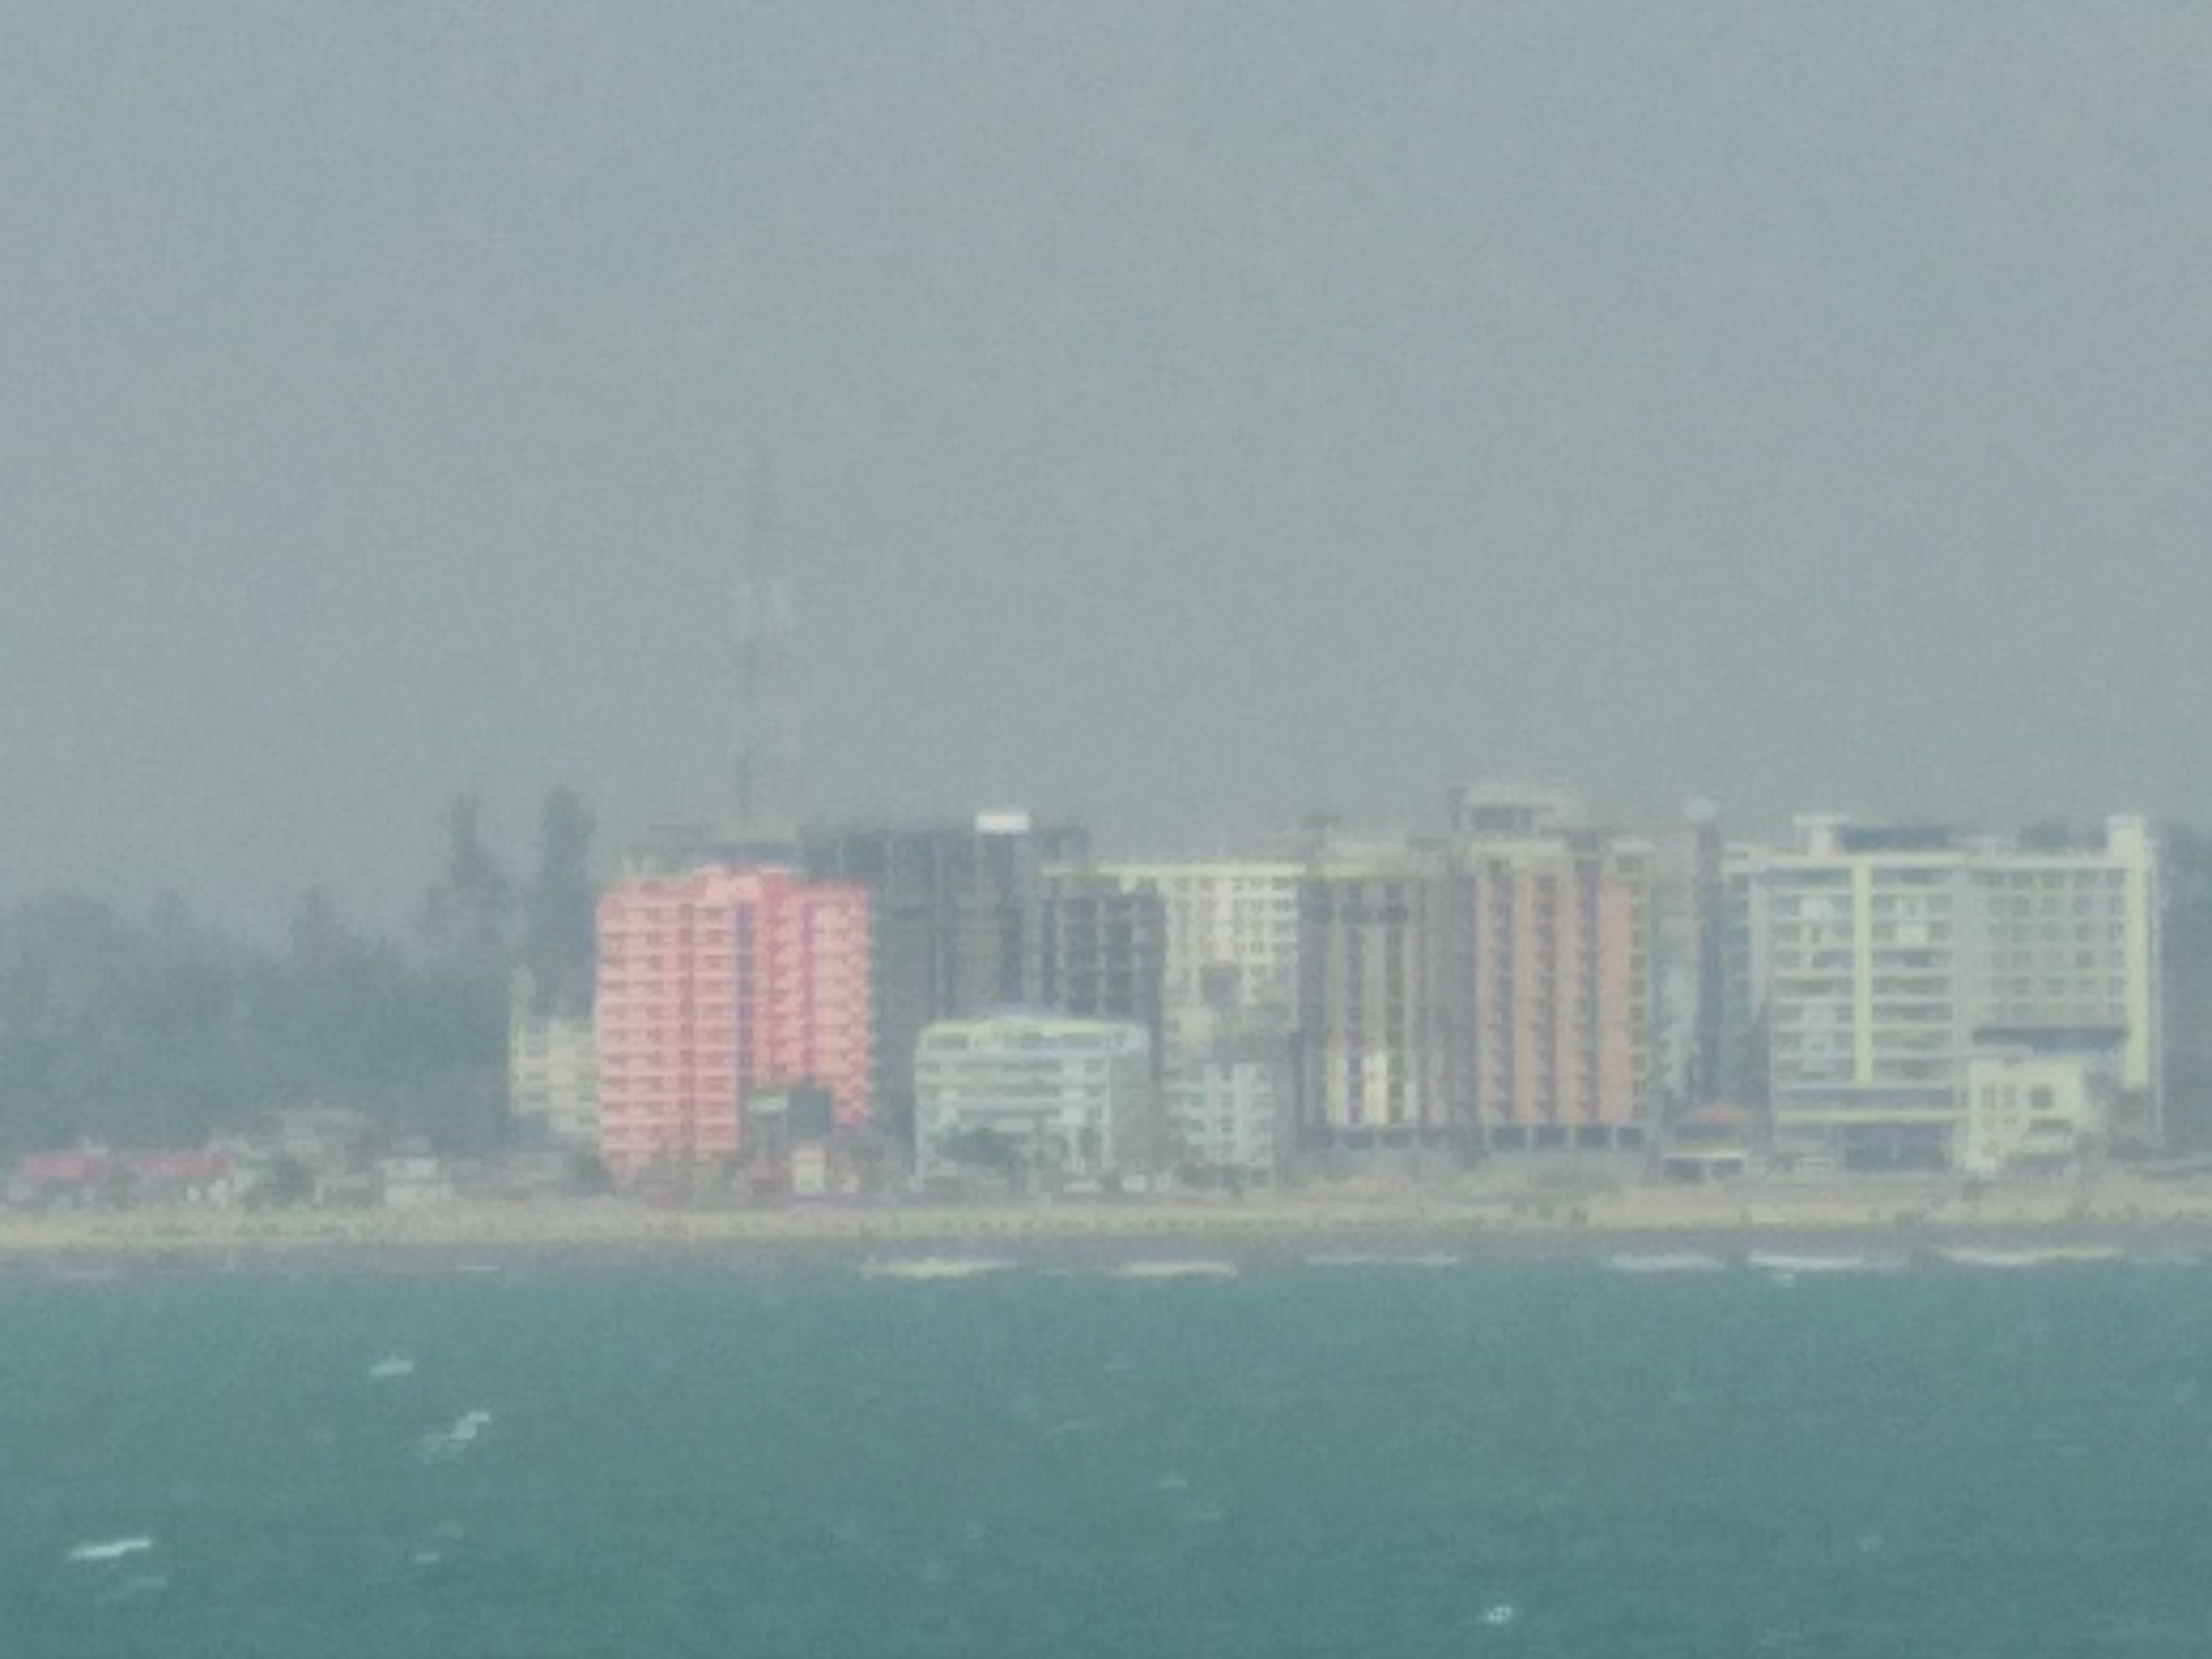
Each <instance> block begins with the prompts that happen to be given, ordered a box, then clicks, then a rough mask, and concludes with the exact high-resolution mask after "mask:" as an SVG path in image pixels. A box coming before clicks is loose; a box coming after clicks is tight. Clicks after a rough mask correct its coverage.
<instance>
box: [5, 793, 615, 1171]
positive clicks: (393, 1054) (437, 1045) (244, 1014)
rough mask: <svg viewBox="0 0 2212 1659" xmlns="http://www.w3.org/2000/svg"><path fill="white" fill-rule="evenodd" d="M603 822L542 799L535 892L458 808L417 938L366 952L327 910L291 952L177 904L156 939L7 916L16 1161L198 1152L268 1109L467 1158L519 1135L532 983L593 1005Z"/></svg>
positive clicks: (304, 915)
mask: <svg viewBox="0 0 2212 1659" xmlns="http://www.w3.org/2000/svg"><path fill="white" fill-rule="evenodd" d="M591 834H592V826H591V818H590V815H589V814H588V813H587V812H586V811H585V809H584V806H583V804H582V802H581V801H580V800H579V799H577V797H576V795H575V793H574V792H573V791H571V790H568V789H565V788H563V789H556V790H555V791H553V792H552V793H551V794H550V795H549V796H548V797H547V799H546V801H545V804H544V813H543V819H542V823H541V827H540V835H539V846H538V860H537V870H536V873H535V875H534V877H533V878H532V880H531V881H530V882H529V883H528V884H526V885H518V884H516V883H515V882H514V881H513V879H512V878H510V877H509V876H508V875H507V872H505V870H504V869H503V868H502V867H501V865H500V863H499V861H498V860H497V859H496V858H495V855H494V854H492V852H491V851H490V850H489V848H488V847H487V846H486V845H485V843H484V841H483V836H482V833H481V829H480V823H479V813H478V808H477V802H476V800H475V799H474V798H473V797H464V798H462V799H460V800H458V801H456V802H455V803H454V805H453V810H452V811H451V814H450V815H449V817H448V821H447V858H446V867H445V870H444V872H443V873H442V875H441V878H440V879H439V881H438V882H437V884H436V885H435V887H433V888H432V890H431V891H430V893H429V895H428V898H427V899H426V901H425V903H424V907H423V917H422V929H421V937H420V939H416V940H413V941H410V942H408V943H405V944H402V943H400V942H397V941H393V940H389V939H372V938H368V937H365V936H363V935H362V933H358V932H357V931H356V930H355V929H354V928H352V927H349V925H348V924H347V923H346V921H344V919H343V917H341V916H340V915H338V914H337V910H336V909H335V908H333V907H332V905H331V902H329V900H328V899H327V897H325V896H324V895H323V894H321V893H319V892H309V893H307V894H306V895H304V896H302V897H301V900H300V902H299V904H298V906H297V908H296V909H295V913H294V915H293V919H292V924H291V927H290V930H289V939H288V940H287V941H286V943H285V944H284V945H283V947H282V948H278V949H270V948H265V947H262V946H258V945H248V944H246V943H243V942H241V941H240V940H237V939H232V938H229V937H228V936H226V935H224V934H223V933H220V932H218V931H216V929H214V928H211V927H207V926H205V925H204V924H202V923H200V922H197V921H194V920H193V919H192V917H191V915H190V914H189V913H188V912H187V911H186V909H185V907H184V905H183V904H181V903H180V902H177V901H175V900H173V899H170V900H165V901H163V902H161V903H160V904H158V905H156V906H155V908H154V911H153V914H152V915H149V916H148V917H147V918H146V919H144V920H143V921H137V920H133V919H131V918H127V917H125V916H124V915H119V914H118V913H117V912H116V911H115V910H114V909H112V908H110V907H108V906H106V905H104V904H101V903H98V902H94V901H92V900H89V899H82V898H70V897H57V898H46V899H41V900H39V901H36V902H32V903H29V904H26V905H23V906H21V907H20V908H17V909H15V910H14V911H12V912H10V913H9V914H7V915H4V916H0V1157H8V1158H12V1157H13V1156H15V1154H18V1153H20V1152H25V1151H28V1150H32V1149H36V1148H41V1147H53V1146H64V1145H67V1144H70V1143H72V1142H75V1141H76V1140H79V1139H91V1140H98V1141H102V1142H105V1143H106V1144H108V1145H110V1146H125V1147H158V1146H193V1145H197V1144H198V1143H200V1142H201V1141H203V1140H204V1139H206V1137H207V1136H208V1135H209V1134H210V1133H214V1132H218V1131H222V1130H226V1129H238V1128H243V1127H247V1126H248V1125H250V1124H251V1123H252V1121H253V1120H254V1119H255V1118H256V1117H257V1116H258V1115H261V1114H263V1113H265V1112H267V1111H269V1110H271V1109H285V1108H293V1107H307V1106H325V1107H338V1108H343V1109H350V1110H356V1111H359V1112H362V1113H364V1114H366V1115H368V1116H369V1117H371V1118H372V1119H374V1121H377V1122H378V1123H379V1124H380V1125H382V1126H384V1127H386V1129H388V1130H389V1131H390V1133H392V1134H393V1135H395V1136H398V1135H419V1136H423V1137H427V1138H428V1139H430V1140H431V1141H432V1142H433V1143H434V1144H435V1145H437V1146H440V1147H441V1148H445V1149H448V1150H454V1151H466V1150H483V1149H486V1148H489V1147H491V1146H496V1145H497V1144H498V1143H499V1141H500V1139H501V1136H502V1135H503V1133H504V1132H505V1129H506V1105H505V1101H506V1075H505V1074H506V1060H507V1017H508V1011H509V1008H510V1006H511V999H512V996H513V986H514V984H515V982H516V981H515V975H516V973H517V970H518V969H521V970H526V972H527V973H528V975H529V984H530V986H531V987H532V995H533V997H534V1000H536V1001H537V1002H538V1006H539V1007H540V1008H541V1010H544V1009H550V1008H553V1007H555V1006H560V1007H562V1009H563V1010H564V1011H565V1012H580V1011H581V1007H582V1002H583V999H584V998H586V996H587V995H588V994H589V987H590V962H591V914H592V887H591V879H590V875H589V871H588V862H589V854H590V845H591Z"/></svg>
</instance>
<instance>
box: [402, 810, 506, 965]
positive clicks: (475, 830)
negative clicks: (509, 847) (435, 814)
mask: <svg viewBox="0 0 2212 1659" xmlns="http://www.w3.org/2000/svg"><path fill="white" fill-rule="evenodd" d="M513 916H514V883H513V880H512V878H509V877H508V875H507V872H505V871H504V870H502V869H501V867H500V865H499V861H498V860H496V859H495V858H494V857H493V856H492V854H491V849H490V848H489V847H487V846H485V844H484V839H483V806H482V803H481V802H480V801H479V800H478V799H477V795H476V793H475V792H473V791H469V792H466V793H462V794H459V795H457V796H455V797H454V798H453V803H452V804H451V805H449V806H448V807H447V811H446V868H445V873H444V875H443V876H442V877H441V878H440V880H439V881H438V883H437V884H436V885H435V886H434V887H432V888H431V890H430V891H429V893H428V896H426V897H425V898H424V900H423V904H422V933H423V937H424V939H426V940H427V941H428V945H429V946H430V949H431V951H432V952H433V953H434V954H435V956H436V957H439V958H440V960H441V961H443V962H445V963H447V964H449V965H451V966H453V967H454V968H457V969H461V970H462V971H465V972H468V973H475V974H487V975H504V974H505V972H506V970H507V967H508V965H509V957H510V955H511V946H512V940H511V939H510V931H511V928H512V927H513Z"/></svg>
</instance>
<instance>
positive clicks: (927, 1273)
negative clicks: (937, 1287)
mask: <svg viewBox="0 0 2212 1659" xmlns="http://www.w3.org/2000/svg"><path fill="white" fill-rule="evenodd" d="M1013 1265H1014V1264H1013V1263H1012V1262H1011V1261H1000V1260H999V1259H998V1258H997V1257H995V1256H965V1255H912V1256H894V1257H891V1258H890V1259H889V1260H887V1261H865V1262H863V1263H861V1265H860V1277H861V1278H863V1279H975V1278H979V1277H981V1275H982V1274H984V1273H1004V1272H1005V1271H1006V1269H1008V1268H1009V1267H1012V1266H1013Z"/></svg>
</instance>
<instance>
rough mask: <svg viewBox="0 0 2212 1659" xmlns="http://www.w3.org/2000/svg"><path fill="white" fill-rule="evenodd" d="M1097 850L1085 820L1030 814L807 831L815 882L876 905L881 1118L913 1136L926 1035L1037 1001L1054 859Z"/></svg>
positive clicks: (808, 865)
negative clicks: (1056, 820)
mask: <svg viewBox="0 0 2212 1659" xmlns="http://www.w3.org/2000/svg"><path fill="white" fill-rule="evenodd" d="M1088 849H1089V837H1088V835H1087V833H1086V832H1085V831H1084V830H1083V829H1080V828H1079V827H1077V826H1074V825H1070V824H1038V823H1034V822H1032V820H1031V819H1030V816H1029V815H1028V814H1027V813H1025V812H1019V811H1006V812H986V813H982V814H980V815H978V816H977V817H975V819H974V820H972V821H970V822H968V823H934V824H932V823H923V824H904V825H895V824H879V823H860V824H846V825H842V826H837V825H833V826H827V827H822V828H817V829H811V830H809V831H808V832H807V833H806V835H805V837H804V844H803V848H802V853H801V858H802V862H803V865H804V867H805V871H806V872H807V874H808V875H809V876H810V877H811V878H814V879H816V880H821V881H838V882H848V883H854V884H859V885H860V886H862V887H865V888H866V890H867V891H868V893H869V896H870V898H871V901H872V912H871V915H872V975H873V987H874V992H873V994H874V1010H875V1035H874V1052H873V1057H872V1079H873V1087H874V1091H875V1098H876V1102H877V1105H878V1113H879V1115H880V1116H881V1118H882V1119H883V1121H884V1127H886V1128H887V1129H888V1130H889V1131H890V1133H893V1134H894V1135H896V1137H897V1138H898V1139H901V1140H902V1141H904V1140H906V1139H908V1138H909V1136H910V1133H911V1128H912V1124H913V1115H914V1103H915V1081H914V1065H915V1053H916V1044H917V1043H918V1042H920V1040H921V1033H922V1032H923V1030H926V1029H927V1027H928V1026H930V1025H932V1024H935V1023H937V1022H938V1021H940V1020H946V1019H957V1018H971V1017H975V1016H979V1015H981V1014H985V1013H987V1012H990V1011H991V1010H993V1009H995V1008H1001V1007H1006V1006H1015V1005H1019V1004H1023V1003H1026V1002H1028V1001H1030V1000H1032V991H1033V987H1034V979H1035V963H1036V951H1037V928H1038V923H1039V912H1040V902H1039V887H1040V881H1041V876H1042V869H1043V866H1044V865H1045V864H1046V863H1047V862H1048V861H1068V862H1073V863H1080V862H1081V861H1082V860H1083V859H1084V858H1085V856H1086V854H1087V853H1088Z"/></svg>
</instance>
